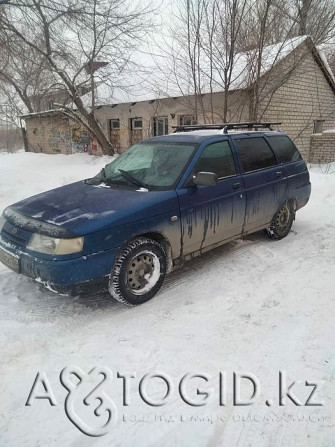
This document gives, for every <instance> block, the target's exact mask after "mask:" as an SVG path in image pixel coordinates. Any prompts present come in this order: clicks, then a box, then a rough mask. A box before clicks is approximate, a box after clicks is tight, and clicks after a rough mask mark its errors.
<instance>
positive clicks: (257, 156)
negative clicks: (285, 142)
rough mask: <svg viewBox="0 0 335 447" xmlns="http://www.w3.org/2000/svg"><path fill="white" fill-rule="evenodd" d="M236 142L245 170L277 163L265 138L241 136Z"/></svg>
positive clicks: (249, 170)
mask: <svg viewBox="0 0 335 447" xmlns="http://www.w3.org/2000/svg"><path fill="white" fill-rule="evenodd" d="M234 142H235V145H236V147H237V150H238V153H239V155H240V159H241V163H242V168H243V172H251V171H257V170H258V169H264V168H268V167H269V166H275V165H276V164H277V162H276V158H275V156H274V154H273V152H272V150H271V148H270V146H269V145H268V143H267V142H266V141H265V139H264V138H262V137H259V138H258V137H256V138H240V139H236V140H234Z"/></svg>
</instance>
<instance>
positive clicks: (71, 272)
mask: <svg viewBox="0 0 335 447" xmlns="http://www.w3.org/2000/svg"><path fill="white" fill-rule="evenodd" d="M117 250H118V249H117V248H115V249H111V250H106V251H101V252H99V253H94V254H92V255H87V256H81V257H78V258H73V259H66V260H59V259H55V258H53V259H42V258H39V257H37V256H34V255H32V254H31V253H29V252H28V251H24V248H23V249H22V248H21V247H20V248H19V247H14V246H12V245H8V244H6V243H5V242H4V241H3V240H2V239H1V237H0V261H2V263H3V264H4V265H6V266H7V267H9V268H11V269H12V270H14V271H15V272H16V273H21V274H23V275H25V276H27V277H29V278H31V279H33V280H34V281H36V282H37V283H39V284H41V285H43V286H45V287H47V288H49V289H50V290H53V291H56V292H60V293H67V292H66V291H68V290H71V289H74V290H79V289H85V286H86V285H87V286H89V285H90V284H93V283H97V284H99V283H100V282H101V284H106V282H107V285H108V276H109V274H110V272H111V269H112V267H113V264H114V260H115V256H116V253H117Z"/></svg>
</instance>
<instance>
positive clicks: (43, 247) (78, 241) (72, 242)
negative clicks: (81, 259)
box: [27, 233, 84, 255]
mask: <svg viewBox="0 0 335 447" xmlns="http://www.w3.org/2000/svg"><path fill="white" fill-rule="evenodd" d="M83 245H84V238H83V237H75V238H72V239H57V238H55V237H50V236H45V235H44V234H38V233H35V234H34V235H33V236H32V238H31V239H30V241H29V244H28V246H27V248H30V249H31V250H34V251H39V252H40V253H47V254H50V255H69V254H71V253H79V252H81V251H82V249H83Z"/></svg>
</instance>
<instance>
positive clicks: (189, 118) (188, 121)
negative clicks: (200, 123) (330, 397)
mask: <svg viewBox="0 0 335 447" xmlns="http://www.w3.org/2000/svg"><path fill="white" fill-rule="evenodd" d="M194 124H197V120H196V118H195V116H193V115H180V117H179V125H180V126H193V125H194Z"/></svg>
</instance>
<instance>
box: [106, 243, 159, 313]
mask: <svg viewBox="0 0 335 447" xmlns="http://www.w3.org/2000/svg"><path fill="white" fill-rule="evenodd" d="M166 268H167V260H166V254H165V251H164V249H163V247H162V246H161V245H160V244H159V243H158V242H156V241H154V240H152V239H149V238H146V237H139V238H137V239H135V240H133V241H131V242H129V244H128V245H127V246H126V247H125V248H123V249H122V250H121V252H120V253H119V255H118V257H117V259H116V261H115V264H114V267H113V270H112V273H111V276H110V282H109V291H110V293H111V295H112V296H113V297H114V298H115V299H116V300H117V301H120V302H121V303H124V304H128V305H129V306H136V305H138V304H142V303H144V302H146V301H148V300H150V299H151V298H152V297H153V296H154V295H155V294H156V293H157V292H158V290H159V289H160V287H161V285H162V283H163V281H164V278H165V274H166Z"/></svg>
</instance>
